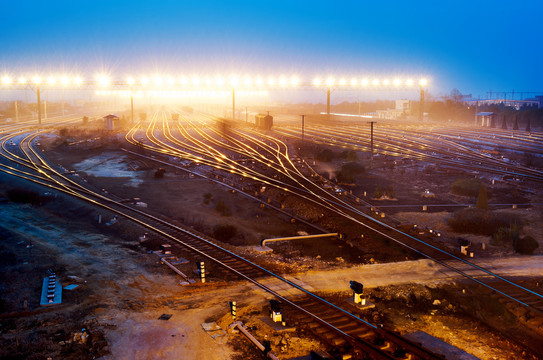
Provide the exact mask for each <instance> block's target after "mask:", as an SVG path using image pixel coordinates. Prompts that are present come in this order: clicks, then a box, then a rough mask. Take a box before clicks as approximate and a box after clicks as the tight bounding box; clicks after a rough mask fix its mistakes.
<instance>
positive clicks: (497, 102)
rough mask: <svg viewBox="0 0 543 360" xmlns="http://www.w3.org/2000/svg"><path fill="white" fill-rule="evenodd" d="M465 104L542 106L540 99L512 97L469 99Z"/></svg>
mask: <svg viewBox="0 0 543 360" xmlns="http://www.w3.org/2000/svg"><path fill="white" fill-rule="evenodd" d="M464 104H466V105H470V106H483V105H505V106H511V107H514V108H515V109H517V110H519V109H520V108H522V107H525V106H537V107H540V106H541V104H540V101H538V100H535V99H534V100H511V99H480V100H467V101H464Z"/></svg>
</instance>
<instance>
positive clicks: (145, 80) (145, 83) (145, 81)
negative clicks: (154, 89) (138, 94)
mask: <svg viewBox="0 0 543 360" xmlns="http://www.w3.org/2000/svg"><path fill="white" fill-rule="evenodd" d="M141 84H142V85H143V86H145V85H149V79H147V78H146V77H145V76H144V77H142V78H141Z"/></svg>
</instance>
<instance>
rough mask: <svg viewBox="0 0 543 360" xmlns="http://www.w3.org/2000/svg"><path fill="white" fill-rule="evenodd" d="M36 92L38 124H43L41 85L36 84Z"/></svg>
mask: <svg viewBox="0 0 543 360" xmlns="http://www.w3.org/2000/svg"><path fill="white" fill-rule="evenodd" d="M36 92H37V94H38V125H41V99H40V86H39V85H37V86H36Z"/></svg>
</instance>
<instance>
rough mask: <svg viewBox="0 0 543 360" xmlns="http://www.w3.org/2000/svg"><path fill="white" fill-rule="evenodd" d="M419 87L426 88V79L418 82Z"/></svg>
mask: <svg viewBox="0 0 543 360" xmlns="http://www.w3.org/2000/svg"><path fill="white" fill-rule="evenodd" d="M419 85H420V86H426V85H428V80H426V79H420V80H419Z"/></svg>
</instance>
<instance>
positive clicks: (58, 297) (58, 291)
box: [40, 277, 62, 306]
mask: <svg viewBox="0 0 543 360" xmlns="http://www.w3.org/2000/svg"><path fill="white" fill-rule="evenodd" d="M48 285H49V277H45V278H43V285H42V288H41V299H40V306H52V305H59V304H61V303H62V285H61V284H60V280H59V279H56V280H55V288H54V290H55V292H54V294H55V297H54V298H53V300H52V301H49V299H48V298H47V290H48Z"/></svg>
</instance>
